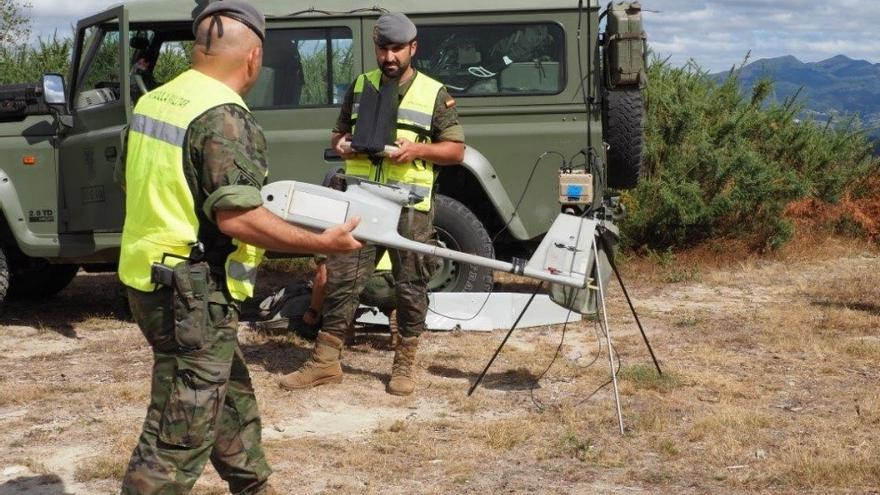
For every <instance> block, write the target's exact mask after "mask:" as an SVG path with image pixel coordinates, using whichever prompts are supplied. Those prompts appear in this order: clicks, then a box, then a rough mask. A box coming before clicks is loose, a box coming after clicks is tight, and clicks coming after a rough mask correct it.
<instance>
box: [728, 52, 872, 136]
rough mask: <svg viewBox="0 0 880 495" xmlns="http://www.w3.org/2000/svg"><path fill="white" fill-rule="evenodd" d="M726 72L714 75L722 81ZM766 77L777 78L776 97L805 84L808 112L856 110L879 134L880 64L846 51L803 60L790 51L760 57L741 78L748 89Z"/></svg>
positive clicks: (822, 116)
mask: <svg viewBox="0 0 880 495" xmlns="http://www.w3.org/2000/svg"><path fill="white" fill-rule="evenodd" d="M726 76H727V73H726V72H723V73H718V74H713V75H712V77H714V78H715V79H717V80H719V81H720V80H723V79H724V78H725V77H726ZM764 77H769V78H771V79H773V80H774V81H775V85H774V93H775V97H776V100H777V101H783V100H784V99H785V98H788V97H790V96H792V95H793V94H795V93H796V92H797V91H798V90H799V89H801V88H803V89H801V94H800V98H801V101H802V102H803V103H804V105H805V106H806V109H807V111H808V112H807V113H808V114H811V115H812V116H813V117H814V118H816V119H817V120H824V119H827V118H828V117H829V116H831V115H835V114H837V115H839V114H844V115H853V114H856V115H858V116H859V117H860V118H861V119H862V122H863V124H864V126H865V127H867V128H871V129H872V132H871V133H872V134H873V135H874V136H875V137H878V138H880V64H872V63H871V62H868V61H865V60H853V59H851V58H849V57H847V56H844V55H838V56H836V57H832V58H829V59H827V60H823V61H821V62H812V63H804V62H801V61H800V60H798V59H797V58H795V57H793V56H791V55H788V56H785V57H778V58H765V59H761V60H757V61H755V62H752V63H750V64H748V65H746V66H745V67H743V68H742V73H741V80H742V85H743V88H744V89H745V90H746V91H750V90H751V89H752V87H753V86H754V85H755V83H756V82H757V81H759V80H760V79H762V78H764Z"/></svg>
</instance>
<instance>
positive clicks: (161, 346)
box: [122, 288, 271, 495]
mask: <svg viewBox="0 0 880 495" xmlns="http://www.w3.org/2000/svg"><path fill="white" fill-rule="evenodd" d="M128 297H129V304H130V306H131V310H132V314H133V315H134V318H135V321H136V322H137V324H138V326H140V328H141V332H143V334H144V337H146V339H147V342H148V343H149V344H150V346H151V347H152V348H153V379H152V390H151V394H150V405H149V408H148V409H147V416H146V419H145V421H144V425H143V431H142V433H141V436H140V438H139V440H138V443H137V446H136V447H135V449H134V452H132V455H131V460H130V461H129V464H128V470H127V472H126V474H125V479H124V480H123V483H122V493H123V494H124V495H128V494H132V495H134V494H138V495H145V494H163V495H164V494H169V495H170V494H185V493H189V491H190V489H191V488H192V486H193V484H194V483H195V482H196V480H197V479H198V478H199V476H200V475H201V473H202V470H203V469H204V467H205V464H206V463H207V462H208V460H209V459H210V461H211V463H212V464H213V465H214V468H215V469H216V470H217V472H218V473H219V474H220V477H221V478H223V479H224V480H225V481H226V482H227V483H228V484H229V490H230V491H231V492H232V493H242V494H262V493H264V492H265V490H266V489H267V483H266V480H267V479H268V477H269V474H270V473H271V469H270V468H269V465H268V464H267V462H266V457H265V455H264V453H263V449H262V446H261V442H260V436H261V423H260V414H259V410H258V409H257V401H256V397H255V396H254V389H253V385H252V384H251V379H250V375H249V374H248V370H247V366H246V365H245V361H244V356H243V354H242V351H241V348H240V347H239V345H238V336H237V327H238V309H237V308H236V307H234V306H232V305H226V304H217V303H214V302H211V303H209V304H208V311H207V313H208V314H207V321H206V323H207V324H205V325H204V326H203V328H204V335H203V336H201V337H202V338H201V339H200V340H201V342H202V346H201V347H200V348H197V349H191V348H182V347H181V345H180V344H179V343H178V341H179V340H180V339H179V335H178V336H177V337H176V336H175V318H174V311H173V309H172V308H173V304H174V302H173V299H172V298H173V296H172V291H171V289H170V288H162V289H160V290H159V291H157V292H152V293H146V292H140V291H137V290H134V289H129V290H128ZM224 299H225V298H224V296H223V295H222V293H220V292H214V293H212V295H211V297H210V298H209V300H210V301H220V300H224ZM188 331H189V334H190V335H188V337H190V338H191V337H192V335H191V334H192V329H189V330H188Z"/></svg>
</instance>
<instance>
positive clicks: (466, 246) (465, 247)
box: [428, 194, 495, 292]
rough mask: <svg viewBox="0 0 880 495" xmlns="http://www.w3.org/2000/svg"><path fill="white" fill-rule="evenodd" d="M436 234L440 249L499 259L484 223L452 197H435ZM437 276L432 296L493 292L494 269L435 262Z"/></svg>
mask: <svg viewBox="0 0 880 495" xmlns="http://www.w3.org/2000/svg"><path fill="white" fill-rule="evenodd" d="M433 207H434V230H435V231H436V232H437V242H438V244H439V245H440V246H442V247H445V248H447V249H452V250H454V251H462V252H465V253H470V254H475V255H477V256H482V257H484V258H495V249H494V248H493V247H492V239H491V238H490V237H489V233H488V232H486V229H485V227H483V224H482V222H480V219H479V218H477V216H476V215H474V213H473V212H472V211H471V210H469V209H468V208H467V207H466V206H465V205H463V204H462V203H460V202H459V201H456V200H454V199H452V198H450V197H449V196H444V195H442V194H437V195H435V196H434V206H433ZM434 263H435V264H434V273H433V276H432V277H431V280H430V282H428V289H429V290H430V291H431V292H489V291H491V290H492V283H493V275H492V270H491V269H490V268H484V267H480V266H473V265H467V264H464V263H460V262H458V261H452V260H445V259H440V258H435V259H434Z"/></svg>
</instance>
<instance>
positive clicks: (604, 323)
mask: <svg viewBox="0 0 880 495" xmlns="http://www.w3.org/2000/svg"><path fill="white" fill-rule="evenodd" d="M605 232H607V229H606V228H605V227H601V226H600V227H598V228H597V229H596V232H595V235H594V237H593V240H592V247H593V253H594V255H593V270H594V273H595V275H596V276H595V281H596V285H595V286H588V287H587V289H586V290H595V291H596V293H597V302H596V311H597V312H598V311H599V307H601V308H602V311H601V318H600V319H599V322H600V323H599V324H600V327H601V328H602V331H603V333H604V335H605V342H606V344H607V345H606V347H607V349H608V365H609V367H610V369H611V382H612V384H613V386H614V402H615V406H616V409H617V422H618V425H619V427H620V433H621V435H622V434H623V433H624V427H623V412H622V410H621V407H620V392H619V389H618V385H617V374H616V373H615V372H614V355H613V350H612V347H613V344H612V341H611V329H610V327H609V325H608V313H607V310H606V306H605V287H604V283H603V278H602V273H601V271H600V268H599V265H600V264H601V263H599V258H598V254H599V246H601V247H602V250H604V251H605V253H606V258H607V260H608V264H609V265H610V266H611V269H612V271H613V272H614V275H615V276H616V278H617V282H618V283H619V284H620V288H621V290H623V295H624V296H625V298H626V302H627V304H628V305H629V309H630V311H631V312H632V315H633V317H634V318H635V321H636V325H638V327H639V332H641V334H642V339H643V340H644V342H645V346H646V347H647V348H648V352H649V353H650V354H651V359H652V360H653V362H654V366H655V367H656V368H657V373H658V374H659V375H660V376H663V371H662V370H661V369H660V363H659V362H658V361H657V357H656V356H655V355H654V349H653V348H652V347H651V342H650V341H649V340H648V335H647V333H645V329H644V327H643V326H642V322H641V320H640V319H639V315H638V313H637V312H636V310H635V307H634V306H633V303H632V299H631V298H630V296H629V292H628V291H627V290H626V285H624V283H623V278H622V277H621V276H620V271H619V270H618V269H617V265H616V264H615V263H614V258H613V256H611V255H610V254H611V252H612V251H611V246H610V245H609V243H608V241H607V239H605V236H604V235H603V234H604V233H605ZM543 285H544V283H543V282H541V284H539V285H538V287H537V288H536V289H535V292H533V293H532V296H531V297H530V298H529V300H528V301H527V302H526V305H525V306H524V307H523V309H522V311H521V312H520V314H519V316H518V317H517V319H516V321H514V323H513V326H511V327H510V330H509V331H508V332H507V335H505V336H504V339H503V340H502V341H501V344H500V345H499V346H498V348H497V349H495V353H494V354H493V355H492V358H491V359H489V362H488V363H487V364H486V367H485V368H483V371H482V372H481V373H480V375H479V376H478V377H477V380H476V381H475V382H474V384H473V385H471V388H470V389H469V390H468V393H467V395H468V396H469V397H470V396H471V395H472V394H473V393H474V390H476V388H477V387H478V386H479V385H480V383H481V382H482V381H483V378H485V376H486V373H488V372H489V368H490V367H491V366H492V363H494V362H495V358H497V357H498V354H499V353H500V352H501V349H502V348H504V345H505V344H506V343H507V340H508V339H509V338H510V336H511V335H512V334H513V331H514V330H515V329H516V326H517V325H518V324H519V322H520V320H521V319H522V317H523V315H524V314H525V312H526V311H527V310H528V309H529V306H530V305H531V304H532V301H533V300H534V299H535V296H536V295H537V294H538V292H539V291H540V290H541V288H542V287H543ZM572 297H574V296H572Z"/></svg>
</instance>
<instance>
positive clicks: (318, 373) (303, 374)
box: [278, 332, 342, 390]
mask: <svg viewBox="0 0 880 495" xmlns="http://www.w3.org/2000/svg"><path fill="white" fill-rule="evenodd" d="M341 352H342V340H340V339H338V338H336V337H334V336H333V335H331V334H329V333H327V332H318V338H317V339H315V349H314V350H313V351H312V355H311V356H309V359H308V361H306V362H305V363H303V365H302V367H300V369H298V370H296V371H294V372H293V373H289V374H287V375H284V376H283V377H281V379H280V380H278V385H279V386H280V387H281V388H283V389H286V390H299V389H303V388H311V387H316V386H318V385H323V384H325V383H339V382H341V381H342V365H340V364H339V355H340V353H341Z"/></svg>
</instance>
